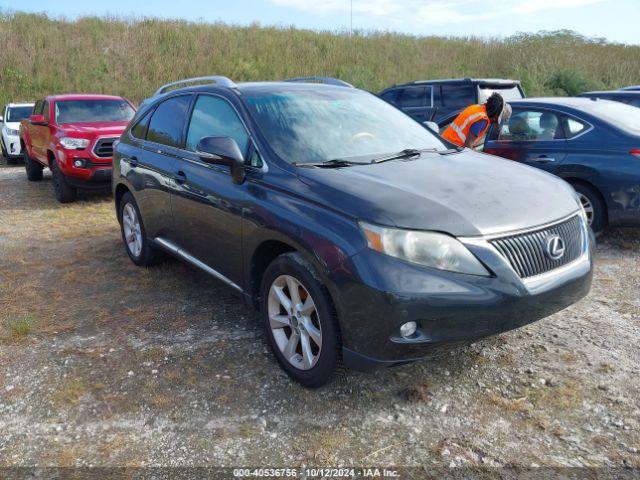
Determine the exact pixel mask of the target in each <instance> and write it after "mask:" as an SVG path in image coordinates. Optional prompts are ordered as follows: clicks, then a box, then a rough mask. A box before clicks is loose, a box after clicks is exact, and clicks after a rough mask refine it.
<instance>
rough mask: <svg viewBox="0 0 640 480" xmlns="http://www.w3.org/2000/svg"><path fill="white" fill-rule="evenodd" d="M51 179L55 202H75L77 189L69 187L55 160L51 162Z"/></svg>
mask: <svg viewBox="0 0 640 480" xmlns="http://www.w3.org/2000/svg"><path fill="white" fill-rule="evenodd" d="M51 177H52V178H53V191H54V192H55V195H56V200H58V201H59V202H60V203H70V202H73V201H75V199H76V196H77V195H78V189H77V188H75V187H72V186H71V185H69V183H68V182H67V179H66V177H65V176H64V173H62V172H61V171H60V168H59V166H58V162H56V160H52V162H51Z"/></svg>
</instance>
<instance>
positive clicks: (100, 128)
mask: <svg viewBox="0 0 640 480" xmlns="http://www.w3.org/2000/svg"><path fill="white" fill-rule="evenodd" d="M127 125H128V122H105V123H65V124H63V125H61V127H62V129H63V130H64V131H65V132H67V133H72V132H75V133H83V134H88V135H116V136H118V137H119V136H120V135H122V132H124V130H125V128H127Z"/></svg>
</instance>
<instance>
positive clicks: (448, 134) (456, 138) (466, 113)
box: [442, 105, 490, 147]
mask: <svg viewBox="0 0 640 480" xmlns="http://www.w3.org/2000/svg"><path fill="white" fill-rule="evenodd" d="M478 120H485V121H486V122H487V124H486V126H485V127H484V130H482V132H480V135H478V140H480V139H481V138H482V137H483V136H484V134H485V133H487V130H488V129H489V124H490V121H489V116H488V115H487V107H486V106H485V105H471V106H469V107H467V108H465V109H464V110H463V111H462V112H461V113H460V115H458V116H457V117H456V119H455V120H454V121H453V122H451V125H449V126H448V127H447V129H446V130H445V131H444V132H443V133H442V136H443V137H444V138H446V139H447V140H449V141H450V142H451V143H455V144H456V145H459V146H461V147H464V142H466V141H467V136H469V130H471V125H473V124H474V123H475V122H477V121H478ZM474 146H475V145H474Z"/></svg>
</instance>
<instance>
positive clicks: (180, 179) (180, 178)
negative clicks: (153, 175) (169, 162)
mask: <svg viewBox="0 0 640 480" xmlns="http://www.w3.org/2000/svg"><path fill="white" fill-rule="evenodd" d="M173 179H174V180H175V181H176V183H184V182H186V181H187V176H186V175H185V173H184V172H183V171H182V170H178V171H177V172H175V173H174V174H173Z"/></svg>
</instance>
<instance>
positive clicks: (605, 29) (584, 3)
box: [0, 0, 640, 44]
mask: <svg viewBox="0 0 640 480" xmlns="http://www.w3.org/2000/svg"><path fill="white" fill-rule="evenodd" d="M350 4H351V1H350V0H235V1H228V0H225V1H218V0H208V1H203V0H179V1H178V0H154V1H150V2H135V1H131V0H108V1H96V0H84V1H80V0H55V1H51V0H0V8H2V10H3V11H7V10H22V11H25V10H26V11H32V12H47V13H49V14H51V15H53V16H66V17H68V18H75V17H77V16H79V15H118V16H125V17H128V16H135V17H143V16H155V17H162V18H181V19H187V20H201V21H207V22H214V21H223V22H227V23H236V24H249V23H253V22H259V23H261V24H263V25H280V26H289V25H295V26H297V27H300V28H311V29H320V30H345V29H348V28H349V25H350V12H351V5H350ZM353 26H354V28H355V29H362V30H392V31H397V32H404V33H410V34H415V35H456V36H467V35H475V36H508V35H511V34H513V33H516V32H522V31H526V32H537V31H540V30H558V29H571V30H575V31H577V32H579V33H582V34H584V35H587V36H597V37H604V38H606V39H608V40H612V41H616V42H622V43H629V44H640V28H639V27H640V0H367V1H365V0H353Z"/></svg>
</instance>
